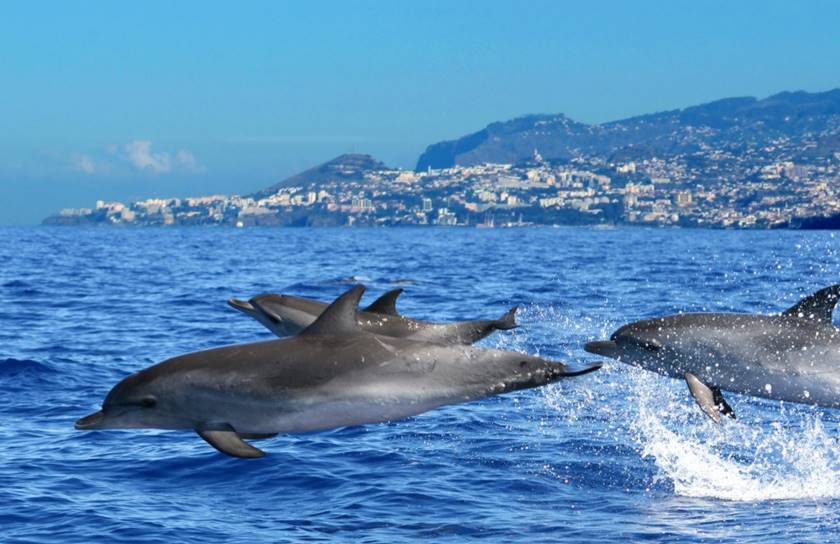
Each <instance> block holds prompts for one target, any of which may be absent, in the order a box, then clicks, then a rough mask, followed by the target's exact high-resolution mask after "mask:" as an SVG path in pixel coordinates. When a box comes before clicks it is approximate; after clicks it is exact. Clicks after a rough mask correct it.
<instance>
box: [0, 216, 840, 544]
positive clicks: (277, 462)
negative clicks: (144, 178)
mask: <svg viewBox="0 0 840 544" xmlns="http://www.w3.org/2000/svg"><path fill="white" fill-rule="evenodd" d="M0 236H2V238H0V240H2V241H0V263H2V266H0V308H2V310H1V311H0V386H2V395H1V396H0V542H3V543H11V542H32V543H50V544H53V543H55V542H61V543H69V542H127V543H129V542H130V543H146V542H150V543H151V542H161V543H164V542H165V543H171V542H179V543H180V542H237V543H239V542H242V543H246V542H247V543H253V542H297V541H330V542H409V541H421V540H422V541H426V540H435V541H441V542H461V541H467V540H482V541H487V542H513V541H517V542H528V543H534V542H557V541H563V542H622V543H627V542H640V541H649V540H653V541H665V542H762V543H764V542H766V543H771V542H772V543H777V542H785V543H791V542H840V411H838V410H831V409H821V408H816V407H811V406H802V405H794V404H783V403H780V402H773V401H766V400H760V399H754V398H749V397H742V396H738V395H734V394H729V395H727V398H728V400H729V402H730V404H731V405H732V406H733V408H734V409H735V411H736V412H737V414H738V419H737V420H736V421H725V422H724V424H723V425H720V426H715V425H714V424H712V423H711V422H710V421H709V420H708V419H707V418H706V416H704V415H703V414H702V413H701V412H700V411H699V410H698V409H697V408H696V406H695V404H694V402H693V400H692V399H691V398H690V397H689V395H688V392H687V388H686V386H685V384H683V383H681V382H678V381H676V380H671V379H668V378H664V377H660V376H658V375H655V374H651V373H648V372H646V371H643V370H639V369H636V368H631V367H628V366H624V365H622V364H619V363H616V362H614V361H608V362H607V364H606V365H605V367H604V368H603V369H602V370H601V371H599V372H596V373H595V374H591V375H588V376H585V377H580V378H575V379H568V380H565V381H562V382H560V383H557V384H553V385H550V386H548V387H544V388H541V389H536V390H528V391H522V392H517V393H512V394H507V395H503V396H500V397H494V398H489V399H485V400H481V401H477V402H471V403H468V404H462V405H459V406H450V407H445V408H442V409H438V410H435V411H432V412H429V413H426V414H423V415H421V416H418V417H414V418H411V419H407V420H403V421H395V422H392V423H387V424H379V425H367V426H363V427H353V428H342V429H336V430H333V431H329V432H319V433H312V434H304V435H281V436H278V437H276V438H273V439H270V440H265V441H261V442H260V443H259V445H260V447H261V448H263V449H265V450H266V451H267V452H268V455H267V456H266V457H264V458H262V459H258V460H239V459H234V458H230V457H226V456H224V455H222V454H219V453H217V452H216V451H215V450H213V449H211V448H210V447H209V446H208V445H207V444H206V443H204V441H202V440H201V439H200V438H199V437H198V436H197V435H195V434H194V433H191V432H173V431H155V430H148V431H147V430H135V431H96V432H82V431H76V430H74V429H73V422H74V421H75V420H76V419H77V418H79V417H81V416H83V415H85V414H88V413H90V412H92V411H94V410H96V409H98V407H99V405H100V403H101V402H102V400H103V398H104V396H105V394H106V393H107V392H108V390H109V389H110V388H111V386H113V385H114V384H115V383H116V382H117V381H119V380H120V379H121V378H123V377H124V376H126V375H128V374H129V373H132V372H134V371H137V370H139V369H142V368H144V367H146V366H149V365H151V364H154V363H156V362H158V361H161V360H163V359H165V358H167V357H170V356H174V355H178V354H181V353H184V352H188V351H195V350H199V349H204V348H209V347H213V346H220V345H224V344H231V343H239V342H249V341H255V340H260V339H269V338H270V337H271V336H270V333H268V332H267V331H266V330H264V329H263V328H262V327H261V326H260V325H259V324H258V323H256V322H255V321H252V320H250V319H248V318H247V317H245V316H244V315H241V314H239V313H238V312H236V311H234V310H232V309H231V308H229V307H228V306H227V305H226V304H225V301H226V300H227V299H228V298H230V297H239V298H248V297H250V296H252V295H255V294H257V293H261V292H266V291H273V292H284V293H294V294H299V295H304V296H311V297H317V298H320V299H323V300H325V301H328V300H331V299H332V298H334V297H335V296H337V295H339V294H340V293H341V292H343V291H344V290H345V289H347V288H348V287H349V286H350V285H352V284H355V283H357V282H360V283H363V284H365V285H366V286H367V287H368V292H367V294H366V296H365V299H364V301H369V300H373V298H374V297H376V296H378V295H379V294H381V293H382V292H384V291H385V290H388V289H392V288H394V287H395V286H401V287H404V288H405V289H406V292H405V293H404V294H403V296H402V298H401V299H400V302H399V307H400V310H401V311H402V312H403V313H405V314H407V315H410V316H413V317H418V318H425V319H430V320H438V321H448V320H456V319H467V318H478V317H497V316H499V315H501V314H502V313H503V312H504V311H505V310H506V309H507V308H508V307H510V306H511V305H513V304H518V305H520V313H519V321H520V323H521V325H522V326H521V328H519V329H516V330H514V331H510V332H503V333H496V334H494V335H493V336H490V337H489V338H487V339H485V340H484V341H482V345H486V346H494V347H500V348H505V349H514V350H521V351H524V352H528V353H533V354H539V355H542V356H546V357H550V358H555V359H559V360H564V361H567V362H569V363H572V364H575V365H582V364H585V363H587V362H594V361H596V360H598V358H597V357H596V356H593V355H590V354H587V353H585V352H584V351H583V349H582V345H583V344H584V342H586V341H588V340H592V339H599V338H604V337H606V336H608V335H609V334H610V333H611V332H612V331H613V330H614V329H615V328H616V327H618V326H619V325H621V324H622V323H624V322H627V321H630V320H635V319H639V318H643V317H649V316H655V315H660V314H664V313H672V312H679V311H698V310H706V311H742V312H767V313H770V312H778V311H782V310H784V309H785V308H787V307H788V306H790V305H792V304H793V303H794V302H796V301H797V300H799V299H800V298H801V297H802V296H804V295H806V294H808V293H810V292H812V291H815V290H817V289H818V288H821V287H824V286H827V285H830V284H833V283H838V282H840V235H837V234H835V233H833V232H788V231H769V232H768V231H765V232H759V231H746V232H738V231H703V230H664V229H614V230H597V229H585V228H535V229H497V230H490V229H484V230H479V229H444V228H440V229H435V228H428V229H320V230H310V229H239V230H234V229H222V228H217V229H214V228H184V229H137V230H132V229H108V228H90V229H87V228H43V227H41V228H5V229H0ZM835 321H836V320H835Z"/></svg>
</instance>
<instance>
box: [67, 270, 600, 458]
mask: <svg viewBox="0 0 840 544" xmlns="http://www.w3.org/2000/svg"><path fill="white" fill-rule="evenodd" d="M363 290H364V289H363V288H362V287H361V286H359V287H356V288H353V289H351V290H350V291H348V292H347V293H345V294H344V295H342V296H341V297H339V298H338V299H337V300H336V301H335V302H334V303H333V304H332V305H330V306H329V307H328V308H327V309H326V310H325V311H324V312H323V313H322V314H321V316H320V317H319V318H318V320H317V321H316V322H315V323H313V324H312V325H311V326H310V327H308V328H307V329H305V330H304V331H303V332H301V333H300V334H299V335H297V336H295V337H292V338H287V339H281V340H271V341H267V342H257V343H252V344H243V345H235V346H228V347H222V348H216V349H210V350H207V351H199V352H196V353H190V354H187V355H182V356H179V357H175V358H173V359H169V360H167V361H164V362H162V363H159V364H157V365H155V366H152V367H149V368H147V369H145V370H142V371H140V372H138V373H136V374H133V375H131V376H129V377H127V378H125V379H124V380H122V381H121V382H120V383H118V384H117V385H116V386H115V387H114V388H113V389H112V390H111V392H110V393H108V396H107V397H106V398H105V401H104V403H103V405H102V409H101V410H100V411H98V412H95V413H93V414H91V415H89V416H86V417H83V418H82V419H80V420H78V421H77V422H76V428H77V429H81V430H89V429H91V430H92V429H115V428H120V429H122V428H160V429H192V430H195V431H196V432H197V433H198V434H199V435H201V437H202V438H204V439H205V440H206V441H207V442H208V443H209V444H210V445H212V446H213V447H215V448H216V449H218V450H219V451H221V452H223V453H226V454H228V455H233V456H236V457H261V456H262V455H263V452H262V451H260V450H259V449H257V448H255V447H254V446H252V445H250V444H248V443H246V442H244V441H243V440H242V439H243V438H265V437H269V436H273V435H274V434H276V433H297V432H308V431H317V430H323V429H330V428H335V427H342V426H348V425H361V424H365V423H374V422H382V421H390V420H396V419H400V418H405V417H409V416H413V415H416V414H420V413H422V412H425V411H427V410H431V409H433V408H436V407H439V406H443V405H447V404H456V403H461V402H467V401H470V400H474V399H479V398H482V397H486V396H490V395H496V394H500V393H505V392H508V391H514V390H517V389H524V388H529V387H537V386H540V385H544V384H547V383H550V382H553V381H556V380H559V379H561V378H564V377H567V376H574V375H578V374H582V373H586V372H589V371H592V370H595V369H597V368H598V367H599V366H600V365H597V366H593V367H590V368H586V369H583V370H580V371H577V372H572V371H570V370H569V369H568V368H567V367H566V366H565V365H563V364H562V363H556V362H552V361H547V360H545V359H541V358H539V357H532V356H529V355H523V354H521V353H515V352H509V351H501V350H491V349H479V348H473V347H470V346H452V345H443V344H431V343H426V342H417V341H412V340H406V339H400V338H392V337H386V336H381V335H375V334H372V333H369V332H366V331H364V330H362V329H361V327H359V325H358V322H357V320H356V305H357V303H358V300H359V297H360V296H361V293H362V291H363Z"/></svg>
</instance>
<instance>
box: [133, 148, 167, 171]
mask: <svg viewBox="0 0 840 544" xmlns="http://www.w3.org/2000/svg"><path fill="white" fill-rule="evenodd" d="M125 152H126V154H127V155H128V161H129V162H130V163H131V164H133V165H134V167H135V168H137V169H138V170H151V171H152V172H158V173H162V172H169V171H170V170H172V157H171V156H170V155H169V153H167V152H166V151H161V152H159V153H152V142H151V141H149V140H134V141H132V142H129V143H127V144H125Z"/></svg>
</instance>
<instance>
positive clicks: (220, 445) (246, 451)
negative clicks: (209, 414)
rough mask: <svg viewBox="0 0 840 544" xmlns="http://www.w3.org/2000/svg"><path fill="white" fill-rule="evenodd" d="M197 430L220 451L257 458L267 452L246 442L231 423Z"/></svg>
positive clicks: (244, 457) (242, 456)
mask: <svg viewBox="0 0 840 544" xmlns="http://www.w3.org/2000/svg"><path fill="white" fill-rule="evenodd" d="M195 432H197V433H198V436H200V437H201V438H203V439H204V441H205V442H207V443H208V444H210V445H211V446H213V447H214V448H216V449H217V450H219V451H220V452H222V453H224V454H226V455H230V456H232V457H241V458H243V459H256V458H258V457H263V456H264V455H265V452H264V451H262V450H261V449H259V448H255V447H254V446H252V445H251V444H248V443H247V442H244V441H243V440H242V439H241V438H240V437H239V435H238V434H236V431H235V430H233V427H231V426H230V425H225V426H223V427H219V428H215V429H196V430H195Z"/></svg>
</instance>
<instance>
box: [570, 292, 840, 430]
mask: <svg viewBox="0 0 840 544" xmlns="http://www.w3.org/2000/svg"><path fill="white" fill-rule="evenodd" d="M838 296H840V285H833V286H831V287H826V288H825V289H822V290H820V291H817V292H816V293H814V294H812V295H810V296H808V297H806V298H804V299H803V300H801V301H800V302H798V303H797V304H795V305H794V306H792V307H791V308H789V309H788V310H786V311H784V312H782V313H781V314H779V315H755V314H736V313H695V314H677V315H669V316H665V317H659V318H654V319H646V320H643V321H636V322H634V323H629V324H627V325H624V326H623V327H621V328H619V329H618V330H617V331H615V332H614V333H613V335H612V336H611V337H610V339H609V340H601V341H596V342H589V343H588V344H586V347H585V349H586V351H588V352H590V353H596V354H598V355H603V356H606V357H612V358H614V359H618V360H619V361H620V362H623V363H628V364H631V365H635V366H639V367H641V368H645V369H647V370H652V371H654V372H658V373H659V374H663V375H665V376H670V377H672V378H680V379H685V381H686V383H687V385H688V388H689V391H690V392H691V395H692V396H693V397H694V400H695V401H696V402H697V404H698V405H699V406H700V408H701V409H702V410H703V412H705V413H706V414H707V415H708V416H709V417H711V418H712V419H713V420H715V421H717V422H719V421H720V419H721V417H720V415H721V414H724V415H729V416H731V417H733V418H734V417H735V413H734V411H733V410H732V408H731V407H730V406H729V404H728V403H727V402H726V400H725V399H724V398H723V394H722V393H721V390H726V391H732V392H734V393H740V394H743V395H752V396H755V397H763V398H768V399H776V400H784V401H789V402H797V403H803V404H816V405H820V406H826V407H832V408H837V407H840V331H838V330H837V329H836V328H835V327H834V325H833V324H832V321H831V319H832V312H833V311H834V306H835V305H836V304H837V300H838Z"/></svg>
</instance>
